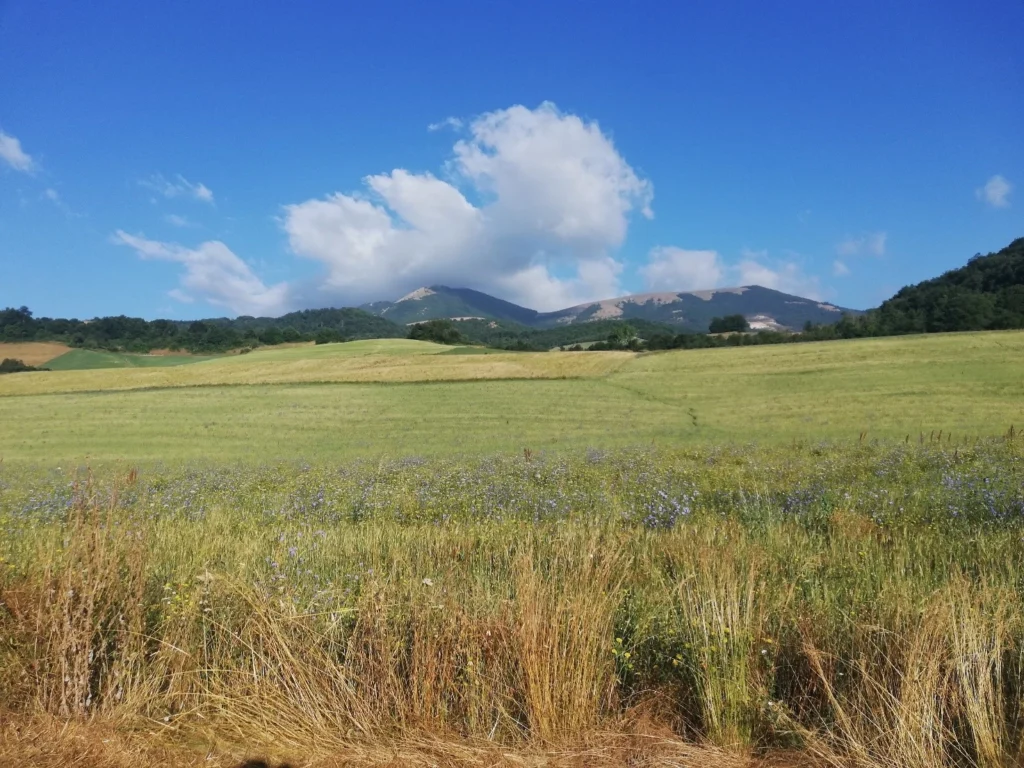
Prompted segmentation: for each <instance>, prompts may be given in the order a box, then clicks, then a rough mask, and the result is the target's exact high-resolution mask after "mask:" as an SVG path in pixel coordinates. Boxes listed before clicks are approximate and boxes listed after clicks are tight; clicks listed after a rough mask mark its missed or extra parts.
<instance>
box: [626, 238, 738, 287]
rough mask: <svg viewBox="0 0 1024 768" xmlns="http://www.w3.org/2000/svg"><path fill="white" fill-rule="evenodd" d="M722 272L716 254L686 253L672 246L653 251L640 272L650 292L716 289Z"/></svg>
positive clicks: (721, 266)
mask: <svg viewBox="0 0 1024 768" xmlns="http://www.w3.org/2000/svg"><path fill="white" fill-rule="evenodd" d="M725 271H726V269H725V265H724V264H722V261H721V259H720V257H719V255H718V252H717V251H688V250H686V249H685V248H676V247H675V246H658V247H656V248H653V249H652V250H651V252H650V254H649V256H648V261H647V264H646V265H644V266H642V267H641V268H640V274H641V275H642V276H643V278H644V280H645V281H646V283H647V289H648V290H650V291H696V290H703V289H705V288H718V287H721V285H722V280H723V279H724V277H725Z"/></svg>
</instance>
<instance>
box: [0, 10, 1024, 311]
mask: <svg viewBox="0 0 1024 768" xmlns="http://www.w3.org/2000/svg"><path fill="white" fill-rule="evenodd" d="M1022 30H1024V3H1021V2H1020V0H981V1H980V2H975V3H969V2H952V1H950V0H928V1H927V2H917V1H916V0H900V2H897V3H893V2H891V0H890V1H887V2H876V1H875V0H859V2H856V3H845V4H838V3H822V2H820V0H816V1H805V0H787V2H777V3H764V2H738V1H736V2H729V1H726V2H721V1H720V0H719V1H717V2H712V1H710V0H708V1H707V2H701V1H697V2H692V3H653V2H651V3H621V2H620V3H598V2H588V3H583V2H565V1H563V2H551V3H522V2H488V3H480V2H474V3H470V2H448V1H447V0H432V2H430V3H421V2H412V0H409V1H408V2H388V1H387V0H381V2H377V3H365V4H359V5H357V4H351V3H313V2H311V3H284V2H270V1H267V2H261V3H251V2H241V1H240V0H221V1H219V2H216V3H209V2H193V1H192V0H180V1H179V2H175V3H164V4H158V3H139V2H134V1H130V0H125V1H124V2H106V1H104V0H94V1H93V2H88V3H71V2H56V3H38V2H29V0H7V2H4V0H0V306H7V305H14V306H19V305H22V304H26V305H28V306H29V307H31V308H32V309H33V310H34V311H35V312H36V313H37V314H40V315H49V316H66V317H80V318H86V317H92V316H97V315H105V314H128V315H135V316H142V317H148V318H154V317H171V318H191V317H202V316H219V315H234V314H277V313H280V312H284V311H288V310H291V309H295V308H302V307H319V306H343V305H348V304H355V303H359V302H362V301H366V300H372V299H393V298H397V297H398V296H399V295H402V294H403V293H405V292H407V291H409V290H412V289H413V288H415V287H418V286H419V285H423V284H430V283H438V282H440V283H446V284H449V285H465V286H468V287H474V288H478V289H481V290H486V291H489V292H491V293H494V294H496V295H500V296H502V297H504V298H507V299H510V300H513V301H518V302H520V303H524V304H528V305H530V306H535V307H537V308H540V309H552V308H555V307H557V306H563V305H566V304H569V303H575V302H578V301H583V300H590V299H596V298H606V297H608V296H609V295H615V294H619V293H627V292H640V291H669V290H688V289H698V288H710V287H714V286H725V285H735V284H746V283H760V284H763V285H769V286H770V287H778V288H780V289H782V290H787V291H790V292H795V293H801V294H804V295H812V296H815V297H820V298H822V299H826V300H828V301H832V302H835V303H838V304H841V305H844V306H850V307H856V308H863V307H868V306H873V305H875V304H877V303H878V302H879V301H881V300H882V299H884V298H886V297H887V296H888V295H890V294H891V293H892V292H893V291H895V290H896V289H898V288H899V287H900V286H902V285H904V284H906V283H909V282H915V281H918V280H921V279H926V278H928V277H932V276H935V275H937V274H939V273H941V272H943V271H945V270H947V269H951V268H954V267H957V266H960V265H961V264H963V263H964V262H965V261H966V260H967V259H968V258H969V257H970V256H971V255H973V254H974V253H977V252H983V253H984V252H988V251H992V250H997V249H998V248H1000V247H1002V246H1004V245H1006V244H1007V243H1008V242H1010V241H1011V240H1012V239H1014V238H1015V237H1019V236H1021V235H1024V129H1022V126H1024V49H1022V48H1021V47H1020V45H1019V44H1018V43H1017V40H1018V38H1019V36H1020V32H1021V31H1022Z"/></svg>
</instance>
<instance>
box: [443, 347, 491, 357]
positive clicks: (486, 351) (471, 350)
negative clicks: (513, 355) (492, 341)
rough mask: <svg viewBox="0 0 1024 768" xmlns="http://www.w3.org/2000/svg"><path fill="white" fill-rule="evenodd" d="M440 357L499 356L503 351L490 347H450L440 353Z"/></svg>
mask: <svg viewBox="0 0 1024 768" xmlns="http://www.w3.org/2000/svg"><path fill="white" fill-rule="evenodd" d="M440 354H442V355H500V354H504V350H501V349H491V348H490V347H452V348H451V349H449V350H446V351H444V352H441V353H440Z"/></svg>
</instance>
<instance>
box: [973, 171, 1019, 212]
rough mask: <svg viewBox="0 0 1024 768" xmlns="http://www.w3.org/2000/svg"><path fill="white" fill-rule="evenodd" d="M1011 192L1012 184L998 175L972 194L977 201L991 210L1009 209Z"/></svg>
mask: <svg viewBox="0 0 1024 768" xmlns="http://www.w3.org/2000/svg"><path fill="white" fill-rule="evenodd" d="M1011 192H1013V184H1011V183H1010V182H1009V181H1007V180H1006V179H1005V178H1004V177H1002V176H1000V175H999V174H998V173H997V174H996V175H995V176H993V177H992V178H991V179H989V180H988V181H986V182H985V186H983V187H978V188H977V189H976V190H974V194H975V195H976V196H977V198H978V199H979V200H981V201H982V202H983V203H986V204H988V205H991V206H992V207H993V208H1009V207H1010V200H1009V198H1010V193H1011Z"/></svg>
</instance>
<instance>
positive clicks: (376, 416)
mask: <svg viewBox="0 0 1024 768" xmlns="http://www.w3.org/2000/svg"><path fill="white" fill-rule="evenodd" d="M446 351H448V349H447V348H445V347H438V346H436V345H431V344H427V343H425V342H409V341H404V340H382V341H376V342H362V343H355V344H351V345H350V344H332V345H321V346H319V347H313V346H307V347H296V348H291V349H283V350H270V351H264V352H253V353H251V354H248V355H242V356H235V357H229V358H222V359H219V360H211V361H208V362H202V363H197V364H195V365H189V366H182V367H178V368H174V369H168V370H167V371H166V375H165V374H164V373H162V372H158V371H142V370H135V371H132V370H120V371H81V372H77V373H76V372H53V373H29V374H15V375H12V376H6V377H4V379H5V380H4V381H0V456H2V457H3V459H4V460H5V461H31V462H45V463H52V462H64V461H70V460H82V459H85V458H86V457H89V458H90V459H91V460H117V459H125V460H145V459H152V460H176V459H193V458H209V459H219V460H239V459H245V460H273V459H279V458H306V459H311V460H312V459H320V460H331V461H333V460H344V459H348V458H353V457H378V456H382V455H388V456H407V455H423V456H427V455H473V454H481V453H484V454H489V453H507V452H521V451H522V450H523V449H524V448H530V449H532V450H563V449H582V448H587V447H615V446H624V445H651V444H654V445H657V446H665V447H671V446H678V445H686V444H698V443H703V444H707V443H724V442H729V443H737V442H741V443H749V442H758V443H789V442H793V441H817V440H822V439H829V440H832V439H836V440H860V439H861V435H862V433H864V438H863V439H866V440H871V439H874V438H886V439H899V440H907V439H908V438H909V439H910V440H911V441H916V440H920V439H921V437H922V435H923V437H924V439H926V440H928V439H931V438H933V437H935V436H937V434H938V433H939V432H940V431H941V432H942V436H943V439H944V440H950V439H951V440H952V441H953V442H954V443H956V442H963V441H969V440H972V439H974V438H975V437H977V436H979V435H993V434H1001V433H1003V432H1005V431H1007V430H1008V429H1009V427H1010V426H1011V425H1013V424H1015V425H1017V428H1018V429H1019V428H1021V427H1022V426H1024V333H1021V332H993V333H969V334H950V335H941V336H940V335H934V336H920V337H904V338H887V339H877V340H863V341H859V340H858V341H838V342H824V343H815V344H789V345H779V346H770V347H748V348H737V349H711V350H694V351H673V352H664V353H652V354H640V355H627V354H625V353H569V352H566V353H561V352H548V353H536V354H530V353H520V354H513V353H506V354H501V355H466V356H452V355H450V354H442V353H444V352H446ZM69 354H74V353H69ZM158 359H159V358H158ZM246 382H251V383H246ZM64 387H66V388H67V389H68V390H71V391H68V392H64V391H61V389H62V388H64ZM36 389H38V390H39V392H46V393H45V394H43V393H37V392H36V391H35V390H36ZM47 390H50V391H47ZM75 390H79V391H75Z"/></svg>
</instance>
